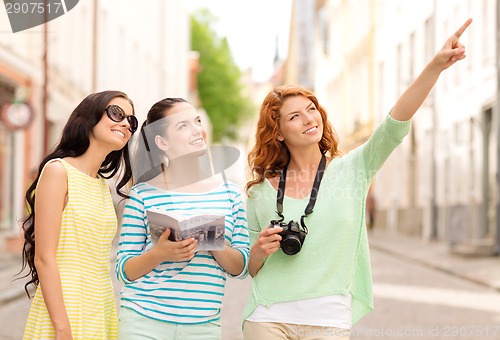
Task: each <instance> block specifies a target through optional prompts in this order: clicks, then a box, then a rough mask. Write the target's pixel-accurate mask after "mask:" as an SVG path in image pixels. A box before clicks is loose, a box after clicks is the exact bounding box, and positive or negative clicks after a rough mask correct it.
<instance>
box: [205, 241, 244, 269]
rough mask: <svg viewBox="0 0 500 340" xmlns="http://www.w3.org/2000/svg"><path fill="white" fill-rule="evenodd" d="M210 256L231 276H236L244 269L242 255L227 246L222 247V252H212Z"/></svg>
mask: <svg viewBox="0 0 500 340" xmlns="http://www.w3.org/2000/svg"><path fill="white" fill-rule="evenodd" d="M212 255H213V256H214V258H215V260H216V261H217V263H219V265H220V266H221V267H222V269H224V270H225V271H226V272H227V273H229V274H231V275H233V276H238V275H239V274H241V272H242V271H243V269H244V266H245V260H244V259H243V254H242V253H241V252H240V251H239V250H236V249H234V248H232V247H230V246H228V245H224V250H212Z"/></svg>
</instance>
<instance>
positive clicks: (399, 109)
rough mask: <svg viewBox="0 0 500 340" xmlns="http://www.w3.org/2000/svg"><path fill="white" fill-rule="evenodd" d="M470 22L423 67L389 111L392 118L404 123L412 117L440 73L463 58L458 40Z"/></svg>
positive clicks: (462, 49) (462, 51)
mask: <svg viewBox="0 0 500 340" xmlns="http://www.w3.org/2000/svg"><path fill="white" fill-rule="evenodd" d="M471 22H472V19H468V20H467V21H466V22H465V23H464V24H463V25H462V27H460V28H459V29H458V30H457V31H456V32H455V33H454V34H453V35H452V36H451V37H449V38H448V40H446V42H445V44H444V46H443V47H442V48H441V49H440V50H439V51H438V52H437V53H436V55H435V56H434V57H433V58H432V59H431V61H430V62H429V63H428V64H427V65H426V66H425V68H424V70H423V71H422V73H420V75H419V76H418V77H417V79H415V81H413V83H411V84H410V86H409V87H408V89H406V91H405V92H404V93H403V94H402V95H401V97H399V99H398V101H397V102H396V104H395V105H394V107H393V109H392V111H391V116H392V118H394V119H396V120H400V121H406V120H408V119H410V118H411V117H413V115H414V114H415V112H416V111H417V110H418V108H419V107H420V105H422V103H423V102H424V100H425V98H426V97H427V95H428V94H429V92H430V91H431V90H432V87H433V86H434V84H435V83H436V81H437V80H438V78H439V75H440V74H441V72H442V71H444V70H446V69H447V68H448V67H450V66H451V65H453V64H455V63H456V62H457V61H459V60H462V59H464V58H465V47H464V45H463V44H462V43H461V42H460V40H459V39H460V36H461V35H462V34H463V33H464V32H465V30H466V29H467V27H469V25H470V24H471Z"/></svg>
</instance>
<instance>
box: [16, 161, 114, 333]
mask: <svg viewBox="0 0 500 340" xmlns="http://www.w3.org/2000/svg"><path fill="white" fill-rule="evenodd" d="M59 161H60V162H61V164H63V165H64V167H65V168H66V171H67V173H68V202H67V205H66V207H65V209H64V211H63V215H62V222H61V233H60V236H59V243H58V245H57V251H56V258H57V264H58V267H59V272H60V275H61V283H62V290H63V297H64V304H65V306H66V311H67V313H68V316H69V321H70V324H71V331H72V334H73V339H85V340H89V339H106V340H108V339H117V337H118V318H117V313H116V305H115V298H114V292H113V286H112V282H111V276H110V275H111V274H110V252H111V243H112V241H113V237H114V235H115V233H116V228H117V219H116V214H115V209H114V206H113V201H112V198H111V194H110V191H109V187H108V185H107V184H106V182H105V180H104V179H103V178H92V177H90V176H88V175H86V174H84V173H83V172H81V171H79V170H78V169H76V168H74V167H73V166H71V165H70V164H69V163H67V162H66V161H64V160H62V159H61V160H59ZM42 290H43V287H41V286H38V288H37V290H36V293H35V297H34V298H33V301H32V303H31V308H30V312H29V315H28V321H27V323H26V328H25V331H24V339H37V340H38V339H54V328H53V326H52V322H51V320H50V317H49V314H48V311H47V308H46V306H45V302H44V299H43V295H42Z"/></svg>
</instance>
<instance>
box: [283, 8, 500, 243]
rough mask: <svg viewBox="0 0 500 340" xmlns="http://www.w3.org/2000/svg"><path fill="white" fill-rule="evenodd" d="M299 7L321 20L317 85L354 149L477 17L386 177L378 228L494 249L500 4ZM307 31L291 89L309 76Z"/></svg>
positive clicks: (314, 60)
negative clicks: (463, 54) (303, 69)
mask: <svg viewBox="0 0 500 340" xmlns="http://www.w3.org/2000/svg"><path fill="white" fill-rule="evenodd" d="M497 2H498V1H497ZM306 3H307V4H306ZM294 5H295V7H294V14H296V13H297V8H299V7H300V6H305V5H308V6H309V8H310V9H312V10H313V11H314V16H313V20H311V21H310V22H309V24H308V25H310V26H311V27H310V28H309V29H308V31H309V32H310V31H312V32H314V34H313V36H311V37H310V40H312V41H314V44H313V48H312V49H308V51H309V53H310V54H311V55H309V56H308V60H310V61H311V67H312V68H313V70H314V72H313V74H314V76H313V79H312V80H310V81H312V83H313V84H314V85H313V86H312V88H313V90H314V91H315V93H316V94H317V95H318V97H319V99H320V101H321V102H322V103H325V107H326V109H327V111H328V112H329V115H330V120H331V121H332V123H333V125H334V127H335V128H336V130H337V132H338V133H339V135H340V139H341V145H342V148H343V149H344V150H345V151H348V150H350V149H351V148H352V147H355V146H357V145H359V144H360V143H362V142H364V141H365V140H366V139H367V138H368V137H369V136H370V134H371V132H372V131H373V128H374V127H375V126H376V125H377V124H378V123H379V122H380V121H381V120H382V119H383V117H384V116H385V115H387V114H388V112H389V111H390V109H391V107H392V106H393V105H394V103H395V102H396V100H397V98H398V97H399V96H400V95H401V93H402V92H403V91H404V90H405V89H406V88H407V86H408V85H409V84H410V83H411V81H412V80H414V79H415V77H416V76H417V75H418V74H419V73H420V71H421V70H422V69H423V68H424V66H425V65H426V63H427V62H428V61H429V60H430V58H431V57H432V56H433V55H434V53H435V52H437V51H438V50H439V49H440V48H441V47H442V44H443V43H444V42H445V40H446V39H447V38H448V37H449V36H450V35H451V34H453V33H454V32H455V30H456V29H457V28H458V27H460V25H461V24H463V23H464V22H465V21H466V20H467V19H468V18H469V17H472V18H473V19H474V22H473V23H472V25H471V26H470V27H469V29H468V30H467V32H466V33H465V34H464V35H463V36H462V37H461V41H462V42H464V44H465V45H466V47H467V59H466V60H464V61H463V62H460V63H458V64H457V65H455V66H453V68H452V69H451V70H447V71H445V72H444V73H443V74H442V76H441V77H440V79H439V81H438V83H437V84H436V86H435V88H434V90H433V91H432V93H431V94H430V96H429V97H428V99H427V100H426V101H425V103H424V104H423V105H422V107H421V108H420V110H419V111H418V112H417V114H416V116H415V118H414V119H413V123H412V130H411V133H410V135H409V136H408V137H407V138H406V139H405V141H404V142H403V144H402V145H401V146H399V147H398V148H397V149H396V150H395V151H394V153H393V154H392V155H391V157H390V158H389V159H388V161H387V162H386V164H385V165H384V167H383V168H382V169H381V171H380V172H379V173H378V175H377V176H376V178H375V181H374V186H373V190H374V193H375V196H376V201H377V218H376V222H375V225H376V228H387V229H389V230H393V231H396V232H402V233H405V234H410V235H416V236H418V237H423V238H427V239H429V238H434V239H438V240H441V241H445V242H447V243H449V244H451V245H453V246H456V248H457V249H458V248H460V247H462V246H463V245H470V244H476V245H478V244H490V245H491V244H492V241H493V239H494V237H495V228H496V227H495V205H496V202H497V200H498V198H497V197H495V196H496V193H497V190H496V189H495V188H496V186H497V185H498V182H497V179H496V178H495V174H496V172H497V170H496V164H497V155H496V150H497V143H498V142H497V141H498V138H499V137H498V133H497V129H496V126H498V123H497V120H498V118H497V117H498V114H497V113H496V112H497V110H496V109H495V103H496V101H497V98H496V96H497V70H496V57H495V46H496V44H497V42H496V27H497V23H496V20H497V18H496V15H495V13H496V12H497V11H498V8H497V3H496V0H481V1H471V0H424V1H418V2H411V1H392V0H381V1H359V0H358V1H353V0H317V1H311V2H305V1H302V0H296V1H295V2H294ZM299 13H300V12H299ZM305 13H308V12H305ZM298 29H300V26H299V21H297V20H295V26H294V25H293V24H292V31H291V33H292V34H291V38H290V44H291V46H290V49H289V50H290V53H291V55H290V56H289V62H288V63H287V75H293V77H289V78H288V79H287V81H286V82H290V80H292V82H293V81H294V80H296V79H298V78H297V75H298V74H300V71H299V70H300V68H299V66H300V65H299V63H298V62H297V59H299V58H301V56H300V53H304V52H303V51H304V49H303V48H304V47H306V46H305V45H301V40H299V39H297V37H298V34H297V33H296V31H297V30H298ZM301 51H302V52H301ZM292 68H293V69H292ZM490 249H491V248H490Z"/></svg>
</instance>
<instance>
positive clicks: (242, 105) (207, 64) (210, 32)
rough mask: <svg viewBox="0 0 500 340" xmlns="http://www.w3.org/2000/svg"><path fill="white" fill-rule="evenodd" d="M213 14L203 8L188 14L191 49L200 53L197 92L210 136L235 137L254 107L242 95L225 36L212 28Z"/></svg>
mask: <svg viewBox="0 0 500 340" xmlns="http://www.w3.org/2000/svg"><path fill="white" fill-rule="evenodd" d="M214 22H215V17H214V16H213V15H212V14H211V13H210V12H209V11H208V10H206V9H204V10H201V11H198V12H196V13H195V14H193V15H192V16H191V49H192V50H194V51H198V52H199V54H200V59H199V62H200V66H201V71H200V73H199V74H198V84H197V85H198V95H199V97H200V100H201V103H202V105H203V107H204V108H205V110H206V111H207V114H208V116H209V117H210V120H211V122H212V128H213V130H212V138H213V140H214V141H215V142H219V141H221V140H222V139H224V138H229V139H233V140H234V139H236V138H237V137H238V127H239V126H241V124H242V123H243V122H244V121H245V120H246V118H248V117H249V116H250V115H251V113H252V111H253V110H254V107H253V104H252V102H251V100H250V99H249V98H248V97H247V96H245V95H244V93H243V85H242V83H241V76H242V73H241V71H240V69H239V68H238V67H237V65H236V64H235V62H234V60H233V57H232V55H231V50H230V48H229V45H228V43H227V39H226V38H220V37H218V36H217V34H216V32H215V31H214V29H213V28H212V25H213V23H214Z"/></svg>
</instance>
